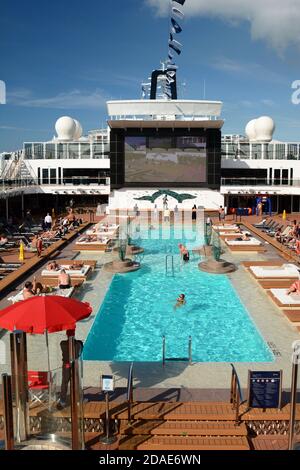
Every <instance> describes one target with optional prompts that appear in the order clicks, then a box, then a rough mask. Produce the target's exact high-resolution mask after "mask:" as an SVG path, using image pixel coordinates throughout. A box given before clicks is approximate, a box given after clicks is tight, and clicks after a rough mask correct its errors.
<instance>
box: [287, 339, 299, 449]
mask: <svg viewBox="0 0 300 470" xmlns="http://www.w3.org/2000/svg"><path fill="white" fill-rule="evenodd" d="M293 348H294V351H293V356H292V357H293V366H292V383H291V396H290V403H291V409H290V424H289V450H300V404H299V395H298V393H297V392H298V390H299V386H300V376H299V375H300V368H299V365H300V341H296V342H295V343H294V344H293Z"/></svg>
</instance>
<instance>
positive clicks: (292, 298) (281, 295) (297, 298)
mask: <svg viewBox="0 0 300 470" xmlns="http://www.w3.org/2000/svg"><path fill="white" fill-rule="evenodd" d="M270 292H271V294H272V296H273V297H274V299H275V301H276V304H277V305H279V306H280V307H290V306H295V307H296V306H300V295H298V294H289V295H287V293H286V292H287V289H270Z"/></svg>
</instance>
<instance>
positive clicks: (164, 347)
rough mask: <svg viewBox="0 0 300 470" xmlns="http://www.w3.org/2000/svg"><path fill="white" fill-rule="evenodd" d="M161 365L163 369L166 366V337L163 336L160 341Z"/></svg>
mask: <svg viewBox="0 0 300 470" xmlns="http://www.w3.org/2000/svg"><path fill="white" fill-rule="evenodd" d="M162 363H163V367H165V364H166V337H165V336H163V341H162Z"/></svg>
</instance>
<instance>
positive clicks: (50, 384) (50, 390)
mask: <svg viewBox="0 0 300 470" xmlns="http://www.w3.org/2000/svg"><path fill="white" fill-rule="evenodd" d="M46 346H47V360H48V377H49V404H48V408H49V411H50V410H51V396H52V377H51V367H50V353H49V336H48V330H46Z"/></svg>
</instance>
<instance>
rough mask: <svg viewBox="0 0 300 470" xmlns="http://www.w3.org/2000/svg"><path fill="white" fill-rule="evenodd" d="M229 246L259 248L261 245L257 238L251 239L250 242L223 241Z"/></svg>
mask: <svg viewBox="0 0 300 470" xmlns="http://www.w3.org/2000/svg"><path fill="white" fill-rule="evenodd" d="M225 242H226V243H227V245H229V246H249V245H250V246H253V245H255V246H259V245H261V244H262V243H261V242H260V241H259V240H257V238H254V237H251V238H250V240H227V239H226V240H225Z"/></svg>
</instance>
